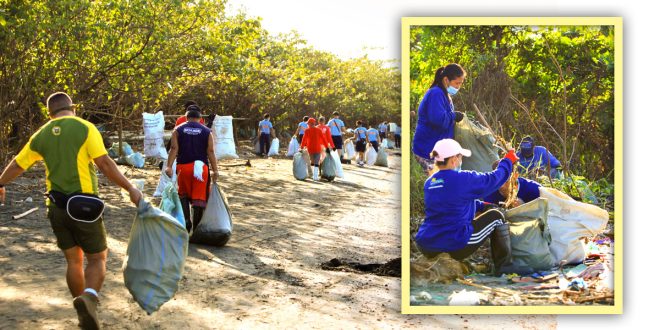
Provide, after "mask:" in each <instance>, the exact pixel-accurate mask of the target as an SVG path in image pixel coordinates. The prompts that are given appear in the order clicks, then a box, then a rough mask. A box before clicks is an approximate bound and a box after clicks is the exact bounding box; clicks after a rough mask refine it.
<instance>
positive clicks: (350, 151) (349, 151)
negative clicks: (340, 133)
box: [344, 140, 357, 159]
mask: <svg viewBox="0 0 660 330" xmlns="http://www.w3.org/2000/svg"><path fill="white" fill-rule="evenodd" d="M344 151H345V152H346V158H347V159H353V158H355V156H356V155H357V152H355V145H354V144H353V141H351V140H348V142H346V143H344Z"/></svg>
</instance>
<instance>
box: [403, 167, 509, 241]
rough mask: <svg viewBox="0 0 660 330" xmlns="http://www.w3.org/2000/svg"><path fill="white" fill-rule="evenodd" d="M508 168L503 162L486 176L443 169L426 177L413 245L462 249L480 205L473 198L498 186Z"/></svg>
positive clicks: (472, 229)
mask: <svg viewBox="0 0 660 330" xmlns="http://www.w3.org/2000/svg"><path fill="white" fill-rule="evenodd" d="M511 169H512V164H511V161H510V160H508V159H504V160H502V161H501V162H500V165H499V166H498V167H497V169H496V170H494V171H492V172H489V173H478V172H474V171H459V172H457V171H453V170H443V171H438V172H436V173H435V174H433V175H432V176H430V177H429V178H428V179H427V180H426V182H425V183H424V205H425V206H424V207H425V210H424V211H425V213H426V217H425V218H424V222H423V223H422V225H421V226H420V227H419V231H418V232H417V235H416V236H415V241H416V242H417V245H419V246H420V248H422V249H423V250H424V251H428V252H451V251H456V250H459V249H462V248H464V247H465V246H466V245H467V243H468V240H469V239H470V236H471V235H472V232H473V231H474V227H473V226H472V220H473V219H474V215H475V211H476V210H477V208H481V205H482V203H481V202H480V201H478V200H477V199H480V198H484V197H486V196H488V195H489V194H490V193H492V192H493V191H496V190H497V189H498V188H499V187H501V186H502V184H504V182H506V180H507V179H508V178H509V175H511ZM477 204H479V205H477Z"/></svg>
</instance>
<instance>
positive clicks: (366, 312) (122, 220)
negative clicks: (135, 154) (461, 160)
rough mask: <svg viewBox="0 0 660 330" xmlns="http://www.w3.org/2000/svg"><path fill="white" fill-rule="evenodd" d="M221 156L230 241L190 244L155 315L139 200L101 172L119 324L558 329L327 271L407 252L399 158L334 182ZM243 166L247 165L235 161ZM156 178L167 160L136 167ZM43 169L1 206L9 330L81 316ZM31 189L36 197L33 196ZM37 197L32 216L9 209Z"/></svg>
mask: <svg viewBox="0 0 660 330" xmlns="http://www.w3.org/2000/svg"><path fill="white" fill-rule="evenodd" d="M240 150H241V158H243V159H242V160H235V161H223V162H221V165H225V166H221V170H220V171H221V175H220V179H219V183H220V186H221V187H222V189H223V191H224V192H225V194H226V196H227V198H228V201H229V204H230V207H231V210H232V212H233V216H234V218H233V219H234V230H233V234H232V238H231V240H230V241H229V243H228V245H227V246H225V247H222V248H217V247H209V246H203V245H193V244H191V245H190V249H189V255H188V258H187V260H186V266H185V275H184V278H183V280H182V281H181V283H180V287H179V291H178V292H177V294H176V296H175V297H174V299H172V300H171V301H169V302H167V303H166V304H164V305H163V306H162V307H161V309H160V310H159V311H157V312H155V313H154V314H153V315H150V316H149V315H147V314H146V313H145V312H144V311H143V310H142V309H140V307H139V306H138V305H137V303H135V302H134V301H133V300H132V297H131V296H130V294H129V292H128V290H127V289H126V288H125V287H124V284H123V275H122V269H121V267H122V262H123V260H124V258H125V252H126V247H127V241H128V235H129V231H130V226H131V223H132V220H133V217H134V216H135V208H134V207H133V206H132V205H131V204H130V203H129V202H127V201H126V200H125V198H124V197H123V196H122V195H121V194H120V191H119V189H118V188H117V187H116V186H113V185H109V184H108V183H107V180H105V179H104V178H101V180H100V181H101V195H102V196H103V197H104V198H105V200H106V201H107V208H106V210H107V213H106V216H105V223H106V229H107V231H108V245H109V249H110V254H109V258H108V263H107V276H106V280H105V284H104V288H103V290H102V292H101V307H100V311H99V317H100V320H101V322H102V325H103V326H104V327H105V328H109V329H144V328H150V329H180V328H195V329H223V328H330V327H332V328H366V329H371V328H448V329H459V328H460V329H465V328H472V329H482V328H489V329H497V328H502V329H503V328H507V329H548V328H555V327H556V321H555V317H554V316H533V315H532V316H507V315H492V316H491V315H472V316H459V315H436V316H431V315H401V314H400V286H401V281H400V279H399V278H396V277H387V276H377V275H374V274H369V273H360V272H355V271H336V270H324V269H322V267H321V264H322V263H324V262H327V261H330V260H331V259H333V258H339V259H342V260H347V261H352V262H356V263H363V264H370V263H386V262H388V261H390V260H392V259H395V258H398V257H400V253H401V239H400V223H401V222H400V216H401V214H400V181H401V180H400V169H401V167H400V164H401V161H400V157H399V156H398V155H394V154H390V157H389V161H390V167H389V168H383V167H366V168H358V167H356V166H355V165H345V166H344V169H345V173H346V178H345V179H344V180H338V181H337V182H333V183H327V182H323V183H314V182H311V181H309V180H308V181H304V182H301V181H297V180H295V179H294V178H293V175H292V172H291V161H290V159H286V158H284V157H275V158H271V159H261V158H255V157H254V156H253V155H252V154H251V153H250V152H249V151H248V150H249V147H248V146H247V145H245V146H243V147H242V148H240ZM245 158H250V161H251V165H252V166H251V167H246V166H241V165H240V164H243V163H244V162H245V161H244V159H245ZM226 165H239V166H226ZM122 170H123V171H125V172H126V174H127V176H128V177H129V178H131V179H145V181H146V184H145V192H146V195H151V194H152V193H153V191H154V190H155V187H156V185H157V183H158V179H159V175H160V171H159V170H158V168H157V167H154V166H147V167H146V169H129V168H126V167H122ZM42 177H43V168H35V169H33V170H31V171H29V172H27V173H26V174H24V175H23V176H22V177H21V178H20V179H19V180H17V182H16V183H12V184H11V185H9V186H8V191H9V192H8V203H7V205H6V206H2V207H0V328H2V329H5V328H25V329H75V328H77V317H76V314H75V311H74V309H73V308H72V304H71V298H70V295H69V293H68V290H67V288H66V281H65V279H64V272H65V261H64V258H63V256H62V254H61V252H60V251H59V250H58V248H57V246H56V245H55V238H54V236H53V235H52V232H51V229H50V226H49V224H48V221H47V219H46V217H45V206H44V205H43V196H42V191H43V190H44V189H45V188H44V187H45V185H44V182H43V178H42ZM27 197H31V198H32V199H33V200H34V201H33V202H24V200H25V199H26V198H27ZM32 207H39V210H38V211H37V212H35V213H32V214H30V215H28V216H26V217H24V218H22V219H18V220H12V219H11V215H15V214H18V213H21V212H23V211H25V210H28V209H30V208H32Z"/></svg>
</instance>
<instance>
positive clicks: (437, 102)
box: [413, 63, 466, 173]
mask: <svg viewBox="0 0 660 330" xmlns="http://www.w3.org/2000/svg"><path fill="white" fill-rule="evenodd" d="M465 77H466V73H465V70H463V68H462V67H461V66H460V65H458V64H455V63H453V64H449V65H447V66H445V67H442V68H440V69H438V70H437V71H436V72H435V79H434V80H433V83H432V84H431V87H430V88H429V90H428V91H427V92H426V94H425V95H424V97H423V98H422V102H420V103H419V108H418V109H417V127H416V129H415V136H414V137H413V154H414V155H415V159H416V160H417V162H418V163H419V164H420V165H421V166H422V168H423V169H424V171H426V172H428V173H430V172H431V171H432V170H433V163H434V162H433V160H432V159H430V158H429V154H430V153H431V150H432V149H433V144H434V143H436V142H437V141H439V140H442V139H453V138H454V123H455V122H459V121H461V120H463V113H462V112H458V111H454V103H453V102H452V100H451V95H455V94H456V93H458V90H459V89H460V88H461V86H462V85H463V81H465Z"/></svg>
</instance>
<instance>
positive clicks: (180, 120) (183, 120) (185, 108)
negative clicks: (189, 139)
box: [168, 101, 210, 150]
mask: <svg viewBox="0 0 660 330" xmlns="http://www.w3.org/2000/svg"><path fill="white" fill-rule="evenodd" d="M191 105H197V102H195V101H186V103H185V104H184V105H183V111H186V113H187V111H188V107H189V106H191ZM187 121H188V118H186V114H185V113H184V114H183V115H182V116H181V117H179V118H177V119H176V123H175V124H174V127H176V126H179V125H181V124H185V123H186V122H187ZM199 123H200V124H202V125H204V118H202V119H201V120H200V121H199ZM209 128H210V127H209ZM168 150H169V148H168Z"/></svg>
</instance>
